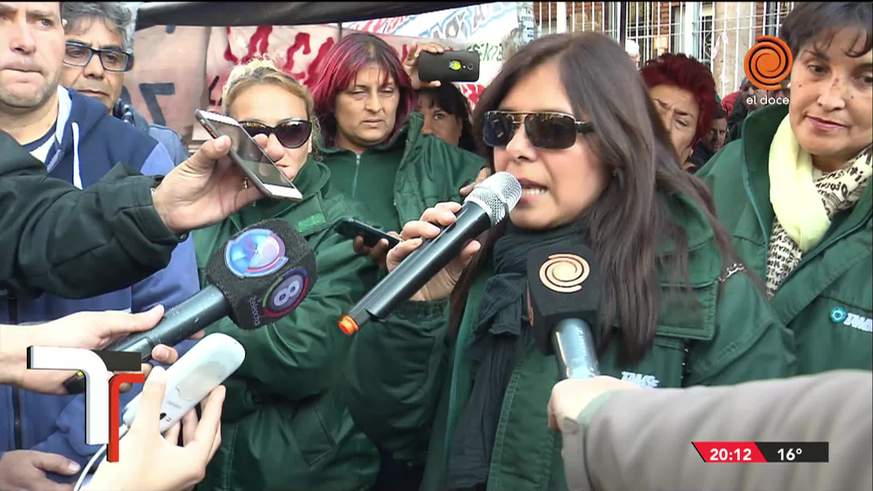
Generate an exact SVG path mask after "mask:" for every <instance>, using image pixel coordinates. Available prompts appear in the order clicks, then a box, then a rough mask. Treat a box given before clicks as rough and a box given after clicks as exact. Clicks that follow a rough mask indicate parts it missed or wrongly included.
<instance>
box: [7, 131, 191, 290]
mask: <svg viewBox="0 0 873 491" xmlns="http://www.w3.org/2000/svg"><path fill="white" fill-rule="evenodd" d="M155 182H156V180H155V178H154V177H147V176H142V175H139V174H137V173H135V172H133V171H132V170H130V169H129V168H127V167H124V166H123V165H118V166H116V167H114V168H113V169H112V170H111V171H110V172H109V173H107V174H106V175H105V176H104V177H103V178H102V179H101V180H100V181H99V182H98V183H96V184H95V185H94V186H92V187H90V188H89V189H87V190H84V191H82V190H79V189H76V188H75V187H73V186H72V185H71V184H70V183H68V182H65V181H62V180H59V179H54V178H51V177H48V176H47V175H46V173H45V166H44V165H42V162H40V161H38V160H36V159H34V158H33V157H31V156H30V154H28V153H27V151H26V150H24V148H23V147H21V146H20V145H18V144H17V143H16V142H15V140H13V139H12V138H10V137H9V136H8V135H6V134H5V133H3V132H0V206H2V208H3V210H4V211H3V214H2V219H0V242H2V244H3V249H2V251H3V254H0V258H2V259H0V288H10V289H13V290H16V291H19V292H26V293H28V294H33V293H36V292H39V291H49V292H51V293H55V294H57V295H62V296H66V297H71V298H84V297H90V296H94V295H98V294H101V293H106V292H109V291H113V290H117V289H119V288H124V287H125V286H127V285H130V284H132V283H135V282H137V281H139V280H141V279H143V278H145V277H147V276H148V275H150V274H152V273H154V272H155V271H158V270H159V269H161V268H163V267H165V266H166V265H167V263H168V262H169V260H170V254H171V253H172V251H173V249H174V248H175V246H176V245H177V244H178V243H179V242H181V241H182V240H184V239H185V236H178V235H175V234H173V233H172V232H171V231H170V230H168V229H167V227H166V226H165V225H164V224H163V222H162V221H161V219H160V217H159V216H158V214H157V212H156V211H155V208H154V205H153V202H152V197H151V188H152V187H153V186H154V185H155Z"/></svg>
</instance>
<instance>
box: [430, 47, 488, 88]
mask: <svg viewBox="0 0 873 491" xmlns="http://www.w3.org/2000/svg"><path fill="white" fill-rule="evenodd" d="M418 78H419V79H421V81H422V82H430V81H433V80H439V81H441V82H476V81H478V80H479V52H478V51H445V52H443V53H440V54H433V53H428V52H427V51H422V52H421V54H419V55H418Z"/></svg>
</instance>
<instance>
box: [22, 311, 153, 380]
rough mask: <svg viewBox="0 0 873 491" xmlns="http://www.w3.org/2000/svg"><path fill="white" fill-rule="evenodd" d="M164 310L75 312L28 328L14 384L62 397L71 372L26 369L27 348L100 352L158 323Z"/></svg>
mask: <svg viewBox="0 0 873 491" xmlns="http://www.w3.org/2000/svg"><path fill="white" fill-rule="evenodd" d="M163 315H164V308H163V306H161V305H157V306H155V307H153V308H151V309H150V310H147V311H145V312H140V313H138V314H129V313H127V312H117V311H106V312H77V313H75V314H70V315H68V316H66V317H62V318H60V319H57V320H54V321H51V322H46V323H45V324H40V325H36V326H28V327H26V328H21V329H27V330H28V332H26V333H24V334H25V335H26V336H27V339H28V342H26V344H24V345H23V347H22V348H21V355H22V362H21V364H20V365H21V367H20V370H21V375H20V377H19V378H18V379H17V381H16V382H15V383H16V385H19V386H20V387H23V388H25V389H30V390H35V391H38V392H45V393H49V394H66V393H67V391H66V389H65V388H64V386H63V383H64V381H65V380H66V379H67V378H69V377H70V376H71V375H72V374H73V373H75V372H72V371H69V370H27V368H26V361H25V358H24V357H25V356H26V353H25V349H26V347H27V346H52V347H59V348H66V347H70V348H87V349H102V348H106V347H107V346H109V345H111V344H112V343H114V342H115V341H117V340H119V339H121V338H123V337H125V336H127V335H129V334H131V333H135V332H140V331H146V330H148V329H151V328H152V327H154V326H155V324H157V323H158V321H160V320H161V317H162V316H163Z"/></svg>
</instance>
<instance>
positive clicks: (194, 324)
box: [64, 285, 230, 394]
mask: <svg viewBox="0 0 873 491" xmlns="http://www.w3.org/2000/svg"><path fill="white" fill-rule="evenodd" d="M228 313H230V303H229V302H228V301H227V299H226V298H224V294H223V293H221V290H219V289H218V288H216V287H215V286H213V285H209V286H207V287H206V288H204V289H202V290H200V291H199V292H197V293H196V294H194V296H192V297H191V298H189V299H188V300H185V301H184V302H182V303H180V304H179V305H176V306H175V307H173V308H172V309H170V310H168V311H167V312H166V313H164V317H163V318H162V319H161V321H160V322H158V324H157V325H156V326H155V327H153V328H151V329H149V330H148V331H144V332H141V333H137V334H134V335H131V336H128V337H126V338H124V339H121V340H119V341H117V342H115V343H114V344H113V345H111V346H109V347H108V348H106V351H127V352H134V353H139V355H140V359H141V360H142V361H143V362H145V361H146V360H148V359H150V358H151V356H152V348H154V347H155V346H157V345H159V344H165V345H167V346H173V345H174V344H176V343H178V342H180V341H182V340H183V339H186V338H188V337H190V336H191V335H192V334H194V333H195V332H197V331H199V330H201V329H203V328H205V327H207V326H209V325H210V324H212V323H213V322H215V321H217V320H219V319H221V318H222V317H224V316H226V315H227V314H228ZM64 387H65V388H66V389H67V392H69V393H70V394H79V393H82V392H85V375H84V373H82V372H76V374H75V375H73V376H72V377H70V378H68V379H67V380H66V381H65V382H64Z"/></svg>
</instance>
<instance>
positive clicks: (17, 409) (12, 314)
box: [7, 292, 22, 450]
mask: <svg viewBox="0 0 873 491" xmlns="http://www.w3.org/2000/svg"><path fill="white" fill-rule="evenodd" d="M7 299H8V301H9V323H10V324H12V325H17V324H18V299H17V298H15V295H14V294H13V293H12V292H9V296H8V297H7ZM18 390H19V389H18V387H15V386H13V387H12V415H13V418H14V421H15V423H14V431H15V449H16V450H20V449H21V448H22V445H21V398H20V394H19V392H18Z"/></svg>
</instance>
